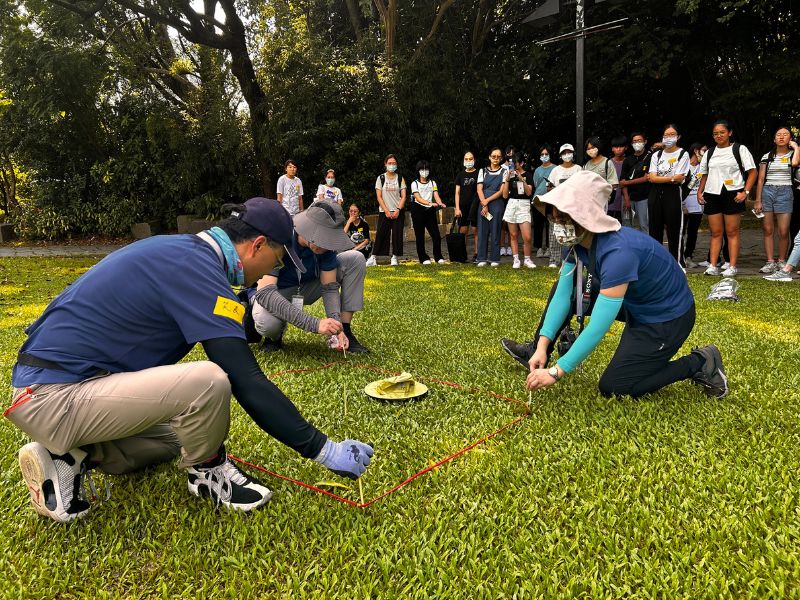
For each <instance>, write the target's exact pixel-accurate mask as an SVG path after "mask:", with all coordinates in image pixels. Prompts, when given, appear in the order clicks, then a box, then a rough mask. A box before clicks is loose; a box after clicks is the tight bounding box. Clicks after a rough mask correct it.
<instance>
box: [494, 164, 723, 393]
mask: <svg viewBox="0 0 800 600" xmlns="http://www.w3.org/2000/svg"><path fill="white" fill-rule="evenodd" d="M610 193H611V186H610V185H609V184H608V183H606V181H605V180H604V179H603V178H602V177H600V176H599V175H597V174H595V173H591V172H589V171H582V172H581V173H578V174H577V175H575V176H573V177H571V178H570V179H569V181H567V182H566V183H564V184H563V185H561V186H559V187H557V188H556V189H555V190H553V191H551V192H549V193H547V194H544V195H542V196H538V197H537V198H536V199H535V201H536V206H537V208H539V209H540V210H541V209H542V203H547V204H550V205H552V207H553V211H552V212H553V214H552V216H551V219H552V220H553V228H554V231H555V236H556V238H557V240H558V242H559V243H560V244H563V245H564V246H568V247H571V248H572V252H571V254H570V256H568V258H567V259H566V262H565V263H564V265H563V267H562V268H561V275H560V277H559V279H558V282H557V283H556V284H555V285H554V287H553V289H552V290H551V292H550V299H549V300H548V304H547V308H546V309H545V314H544V315H543V317H542V319H541V321H540V323H539V329H538V330H537V332H536V335H535V337H534V340H533V341H532V342H529V343H527V344H518V343H516V342H514V341H512V340H508V339H504V340H503V341H502V344H503V348H504V349H505V350H506V351H507V352H508V353H509V354H511V356H513V357H514V358H515V359H516V360H517V361H519V362H521V363H522V364H524V365H525V366H527V367H529V369H530V373H529V375H528V379H527V385H528V388H529V389H532V390H535V389H540V388H544V387H547V386H549V385H552V384H554V383H555V382H556V381H558V380H559V379H561V378H562V377H563V376H564V375H566V374H567V373H571V372H572V371H573V370H574V369H575V368H577V366H578V365H579V364H580V363H581V362H582V361H583V360H584V359H585V358H586V357H587V356H588V355H589V354H590V353H591V352H592V350H594V348H595V347H596V346H597V345H598V344H599V343H600V340H602V339H603V337H604V336H605V334H606V332H608V330H609V328H610V327H611V324H612V323H613V322H614V320H615V319H617V320H621V321H624V322H625V329H624V330H623V332H622V338H621V339H620V343H619V346H618V347H617V351H616V353H615V354H614V357H613V358H612V359H611V362H610V363H609V365H608V367H607V368H606V370H605V372H604V373H603V375H602V377H601V378H600V384H599V387H600V393H602V394H603V395H604V396H613V395H620V396H621V395H630V396H633V397H638V396H641V395H643V394H648V393H650V392H655V391H656V390H660V389H661V388H663V387H664V386H667V385H669V384H671V383H675V382H676V381H681V380H684V379H691V380H692V381H693V382H694V383H697V384H699V385H701V386H703V388H705V391H706V392H707V393H708V394H709V395H712V396H716V397H717V398H722V397H723V396H725V394H727V393H728V381H727V378H726V377H725V372H724V370H723V368H722V357H721V356H720V353H719V350H718V349H717V347H716V346H714V345H710V346H705V347H702V348H695V349H694V350H692V352H691V353H690V354H688V355H686V356H683V357H681V358H678V359H676V360H671V359H672V357H673V356H674V355H675V353H676V352H677V351H678V350H679V349H680V347H681V346H682V345H683V343H684V342H685V341H686V339H687V338H688V337H689V333H691V331H692V327H693V326H694V321H695V306H694V297H693V296H692V293H691V291H690V290H689V286H688V285H687V283H686V275H684V273H683V271H682V270H681V268H680V265H679V264H678V263H677V262H676V261H675V259H674V257H672V256H671V255H670V254H669V253H668V252H667V251H666V250H665V249H664V247H663V245H662V244H660V243H658V242H657V241H655V240H653V239H652V238H651V237H649V236H647V235H645V234H643V233H641V232H639V231H636V230H634V229H630V228H628V227H622V226H621V225H620V224H619V222H618V221H617V220H616V219H614V218H612V217H609V216H608V215H606V213H605V204H606V201H607V200H608V197H609V194H610ZM578 260H580V262H581V263H582V264H584V265H588V267H589V274H590V275H591V276H592V278H593V279H594V280H595V281H597V282H599V285H598V286H597V287H598V288H599V294H598V295H597V296H596V298H595V299H594V301H593V302H592V303H591V304H590V308H589V310H590V311H591V320H590V321H589V325H588V326H587V327H586V329H585V330H584V331H583V332H582V333H581V334H580V335H579V336H578V338H577V339H576V340H575V341H574V342H573V344H572V346H571V348H570V349H569V350H568V351H567V352H566V353H564V354H563V356H560V357H559V359H558V362H557V363H556V364H555V365H554V366H552V367H550V368H549V369H547V368H545V367H546V366H547V363H548V360H549V358H550V353H551V352H552V351H553V346H554V341H555V340H556V339H558V337H559V335H560V333H561V332H562V331H563V330H564V329H565V328H566V327H567V325H568V324H569V322H570V320H571V318H572V315H574V314H575V312H576V303H575V298H574V295H573V294H574V290H575V286H574V282H573V280H574V275H575V274H576V273H577V270H578V269H579V268H580V269H582V267H579V266H578ZM584 289H585V288H584ZM580 293H581V294H583V290H581V292H580Z"/></svg>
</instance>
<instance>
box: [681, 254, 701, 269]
mask: <svg viewBox="0 0 800 600" xmlns="http://www.w3.org/2000/svg"><path fill="white" fill-rule="evenodd" d="M684 262H685V263H686V268H687V269H696V268H697V267H698V266H699V265H698V264H697V263H696V262H694V261H693V260H692V259H691V257H688V258H686V259H684Z"/></svg>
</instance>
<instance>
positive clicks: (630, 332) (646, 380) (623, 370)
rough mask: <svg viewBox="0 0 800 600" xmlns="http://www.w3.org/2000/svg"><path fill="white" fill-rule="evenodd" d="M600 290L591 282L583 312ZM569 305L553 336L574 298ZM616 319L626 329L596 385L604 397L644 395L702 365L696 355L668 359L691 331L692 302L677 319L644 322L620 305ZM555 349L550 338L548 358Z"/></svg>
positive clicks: (569, 319)
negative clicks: (632, 316)
mask: <svg viewBox="0 0 800 600" xmlns="http://www.w3.org/2000/svg"><path fill="white" fill-rule="evenodd" d="M557 285H558V282H556V283H555V284H554V285H553V287H552V288H551V289H550V295H549V297H548V298H547V305H546V306H545V310H544V312H543V313H542V316H541V318H540V319H539V326H538V327H537V329H536V335H535V336H534V343H535V344H536V343H538V341H539V335H540V334H539V332H540V330H541V328H542V324H543V323H544V315H545V314H546V313H547V307H548V306H550V302H551V300H552V299H553V294H555V291H556V286H557ZM599 292H600V290H599V285H592V291H591V300H590V302H589V308H588V311H585V314H587V315H590V314H591V310H592V308H593V307H594V303H595V301H596V300H597V296H598V294H599ZM571 306H572V308H571V309H570V312H569V315H568V316H567V318H566V319H565V321H564V323H562V325H561V327H560V328H559V329H558V334H557V335H556V339H558V337H559V336H560V335H561V332H562V331H563V330H564V329H566V327H567V326H568V325H569V324H570V321H571V320H572V317H573V316H574V315H575V299H574V297H573V298H572V300H571ZM617 320H618V321H623V322H625V329H624V330H623V331H622V338H621V339H620V342H619V346H617V351H616V352H615V353H614V357H613V358H612V359H611V362H610V363H609V364H608V366H607V367H606V370H605V371H604V372H603V375H602V376H601V377H600V383H599V384H598V387H599V389H600V393H601V394H603V395H604V396H607V397H609V396H625V395H627V396H632V397H634V398H638V397H639V396H643V395H644V394H649V393H652V392H655V391H658V390H660V389H661V388H663V387H666V386H668V385H670V384H672V383H675V382H676V381H682V380H684V379H689V378H690V377H692V375H694V374H695V373H697V372H698V371H700V369H701V368H702V366H703V359H702V358H701V357H700V355H698V354H688V355H686V356H683V357H681V358H678V359H676V360H671V359H672V357H673V356H675V353H676V352H677V351H678V350H679V349H680V347H681V346H682V345H683V342H685V341H686V339H687V338H688V337H689V334H690V333H691V332H692V328H693V327H694V321H695V308H694V305H692V307H691V308H690V309H689V310H688V311H686V313H684V314H683V315H681V316H680V317H678V318H677V319H673V320H671V321H666V322H664V323H649V324H647V323H637V322H635V321H633V320H631V319H630V318H629V317H628V315H627V314H625V306H624V304H623V307H622V309H621V310H620V314H619V315H618V316H617ZM554 348H555V340H551V341H550V344H549V346H548V348H547V358H548V361H549V359H550V354H551V353H552V352H553V350H554Z"/></svg>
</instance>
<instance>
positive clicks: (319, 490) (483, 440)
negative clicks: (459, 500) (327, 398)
mask: <svg viewBox="0 0 800 600" xmlns="http://www.w3.org/2000/svg"><path fill="white" fill-rule="evenodd" d="M341 364H347V365H350V366H352V367H357V368H360V369H367V370H370V371H375V372H378V373H383V374H388V375H399V373H397V372H393V371H389V370H387V369H382V368H380V367H375V366H373V365H365V364H352V363H350V362H347V361H336V362H331V363H327V364H325V365H322V366H320V367H311V368H308V369H287V370H285V371H278V372H277V373H273V374H272V375H270V378H273V379H274V378H275V377H281V376H283V375H289V374H294V373H310V372H312V371H321V370H323V369H329V368H330V367H333V366H334V365H341ZM417 379H419V380H422V381H430V382H431V383H438V384H440V385H446V386H449V387H452V388H455V389H459V390H469V391H470V392H473V393H476V394H489V395H490V396H493V397H494V398H498V399H500V400H505V401H506V402H511V403H514V404H519V405H520V406H523V407H524V408H525V412H524V413H523V414H522V415H520V416H519V417H517V418H516V419H514V420H513V421H510V422H509V423H506V424H505V425H503V426H502V427H500V428H499V429H497V430H495V431H493V432H492V433H490V434H488V435H485V436H484V437H482V438H480V439H479V440H476V441H474V442H472V443H471V444H469V445H467V446H464V447H463V448H461V449H460V450H457V451H456V452H453V453H452V454H450V455H449V456H446V457H444V458H443V459H441V460H440V461H439V462H437V463H435V464H432V465H428V466H427V467H425V468H424V469H422V470H421V471H417V472H416V473H414V474H413V475H411V476H410V477H408V478H407V479H405V480H403V481H401V482H400V483H398V484H397V485H395V486H394V487H392V488H390V489H388V490H387V491H385V492H384V493H382V494H381V495H379V496H376V497H375V498H372V499H371V500H368V501H366V502H355V501H353V500H350V499H349V498H345V497H343V496H339V495H338V494H334V493H333V492H329V491H328V490H325V489H322V488H320V487H317V486H315V485H311V484H310V483H306V482H304V481H300V480H298V479H292V478H291V477H287V476H286V475H281V474H280V473H275V472H273V471H270V470H268V469H265V468H264V467H261V466H259V465H256V464H253V463H251V462H248V461H246V460H244V459H241V458H239V457H237V456H234V455H233V454H228V457H229V458H230V459H231V460H235V461H236V462H238V463H240V464H243V465H246V466H248V467H252V468H253V469H257V470H258V471H261V472H263V473H266V474H267V475H271V476H272V477H277V478H278V479H283V480H284V481H289V482H291V483H294V484H296V485H299V486H302V487H304V488H307V489H309V490H312V491H315V492H317V493H319V494H324V495H326V496H328V497H329V498H333V499H334V500H338V501H339V502H343V503H344V504H347V505H349V506H353V507H355V508H366V507H367V506H370V505H371V504H374V503H375V502H377V501H378V500H382V499H383V498H386V496H388V495H390V494H393V493H394V492H396V491H397V490H399V489H401V488H404V487H405V486H407V485H408V484H409V483H411V482H412V481H414V480H415V479H417V478H418V477H421V476H422V475H424V474H425V473H429V472H430V471H433V470H434V469H437V468H439V467H441V466H442V465H443V464H445V463H448V462H450V461H451V460H453V459H454V458H457V457H459V456H461V455H462V454H465V453H467V452H469V451H470V450H472V449H474V448H475V447H477V446H480V445H481V444H483V443H486V442H487V441H488V440H490V439H492V438H493V437H496V436H498V435H500V434H501V433H502V432H504V431H505V430H506V429H509V428H511V427H513V426H514V425H516V424H517V423H519V422H521V421H522V420H524V419H526V418H528V417H529V416H530V414H531V413H530V409H529V408H528V405H527V404H525V403H524V402H522V401H520V400H517V399H515V398H510V397H508V396H503V395H501V394H498V393H496V392H491V391H486V390H481V389H479V388H468V387H465V386H463V385H460V384H458V383H453V382H451V381H442V380H439V379H434V378H433V377H418V378H417Z"/></svg>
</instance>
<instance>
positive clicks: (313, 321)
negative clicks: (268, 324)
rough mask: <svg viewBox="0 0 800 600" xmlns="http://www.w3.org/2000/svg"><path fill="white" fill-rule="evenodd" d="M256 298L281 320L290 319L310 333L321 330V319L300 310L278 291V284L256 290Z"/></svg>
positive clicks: (296, 325) (293, 323)
mask: <svg viewBox="0 0 800 600" xmlns="http://www.w3.org/2000/svg"><path fill="white" fill-rule="evenodd" d="M255 300H256V302H258V303H259V304H260V305H261V306H263V307H264V308H265V309H266V310H267V311H268V312H269V313H270V314H272V315H274V316H275V317H277V318H278V319H280V320H281V321H288V322H289V323H291V324H292V325H294V326H295V327H297V328H299V329H302V330H303V331H307V332H309V333H317V332H318V331H319V319H317V318H316V317H313V316H311V315H310V314H308V313H307V312H306V311H304V310H300V309H299V308H297V307H296V306H294V305H293V304H292V303H291V302H289V301H288V300H287V299H286V298H284V297H283V296H281V295H280V293H279V292H278V286H276V285H265V286H264V287H262V288H261V289H260V290H258V291H257V292H256V295H255Z"/></svg>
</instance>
